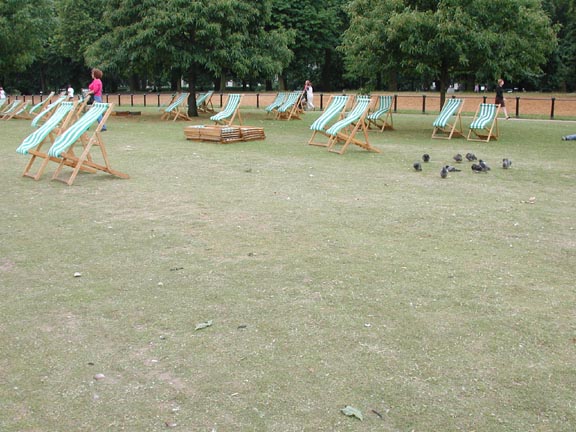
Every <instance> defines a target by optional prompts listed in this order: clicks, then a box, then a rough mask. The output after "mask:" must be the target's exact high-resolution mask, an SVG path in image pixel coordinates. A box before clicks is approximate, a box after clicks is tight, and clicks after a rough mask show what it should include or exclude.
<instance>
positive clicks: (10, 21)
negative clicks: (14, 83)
mask: <svg viewBox="0 0 576 432" xmlns="http://www.w3.org/2000/svg"><path fill="white" fill-rule="evenodd" d="M54 24H55V13H54V10H53V2H52V1H50V0H34V1H32V0H3V1H0V46H1V47H2V52H1V55H0V77H1V78H2V79H3V80H6V79H7V78H8V77H9V76H11V75H13V74H15V73H17V72H22V71H25V70H26V69H27V68H28V67H30V65H32V64H33V63H34V61H35V60H36V59H37V58H38V56H40V55H41V54H42V51H43V50H44V47H45V45H46V44H47V41H48V38H49V36H50V34H51V33H52V31H53V27H54ZM5 85H6V84H5Z"/></svg>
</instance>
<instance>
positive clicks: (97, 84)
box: [88, 68, 106, 131]
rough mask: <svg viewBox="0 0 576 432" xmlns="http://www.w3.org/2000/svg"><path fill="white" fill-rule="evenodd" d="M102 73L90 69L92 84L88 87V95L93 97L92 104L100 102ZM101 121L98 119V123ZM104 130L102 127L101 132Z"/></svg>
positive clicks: (100, 118)
mask: <svg viewBox="0 0 576 432" xmlns="http://www.w3.org/2000/svg"><path fill="white" fill-rule="evenodd" d="M102 75H103V73H102V71H101V70H100V69H96V68H94V69H92V82H91V83H90V85H89V86H88V90H90V91H89V92H88V94H89V95H93V96H94V102H102V79H101V78H102ZM100 121H102V116H100V117H99V118H98V123H100ZM105 130H106V125H104V126H102V131H105Z"/></svg>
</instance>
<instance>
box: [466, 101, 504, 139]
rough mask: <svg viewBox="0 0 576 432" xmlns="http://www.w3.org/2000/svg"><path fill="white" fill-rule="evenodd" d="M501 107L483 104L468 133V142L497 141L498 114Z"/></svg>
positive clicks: (479, 107)
mask: <svg viewBox="0 0 576 432" xmlns="http://www.w3.org/2000/svg"><path fill="white" fill-rule="evenodd" d="M499 111H500V105H499V104H498V105H497V104H487V103H481V104H480V105H479V106H478V109H477V110H476V114H475V115H474V119H473V120H472V123H470V130H469V131H468V137H467V139H468V141H485V142H488V141H490V140H491V139H494V140H497V139H498V136H499V131H498V112H499Z"/></svg>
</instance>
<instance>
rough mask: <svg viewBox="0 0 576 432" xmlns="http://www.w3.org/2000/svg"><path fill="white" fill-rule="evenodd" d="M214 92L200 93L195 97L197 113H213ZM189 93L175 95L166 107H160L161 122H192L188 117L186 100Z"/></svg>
mask: <svg viewBox="0 0 576 432" xmlns="http://www.w3.org/2000/svg"><path fill="white" fill-rule="evenodd" d="M213 94H214V90H210V91H207V92H206V93H200V94H199V95H198V96H197V97H196V109H197V110H198V111H199V112H204V113H213V112H214V105H213V104H212V95H213ZM189 97H190V93H176V94H174V95H173V96H172V99H171V100H170V103H168V105H167V106H166V107H162V108H161V111H162V116H161V117H160V118H161V120H172V121H176V120H178V119H181V120H192V119H191V118H190V116H189V115H188V98H189Z"/></svg>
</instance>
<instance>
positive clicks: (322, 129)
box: [308, 95, 350, 147]
mask: <svg viewBox="0 0 576 432" xmlns="http://www.w3.org/2000/svg"><path fill="white" fill-rule="evenodd" d="M349 100H350V96H348V95H332V96H330V99H328V102H327V104H326V109H325V110H324V112H323V113H322V114H321V115H320V117H318V118H317V119H316V120H315V121H314V122H313V123H312V125H311V126H310V129H312V131H313V132H312V136H311V137H310V140H309V141H308V144H309V145H313V146H320V147H328V144H329V139H330V137H331V135H328V133H327V132H326V131H327V130H328V127H329V123H330V122H331V121H332V120H333V119H334V118H336V121H339V120H342V118H344V115H345V112H346V107H347V106H348V102H349ZM317 135H321V136H324V137H326V138H327V139H328V140H327V141H318V140H317V139H316V136H317Z"/></svg>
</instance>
